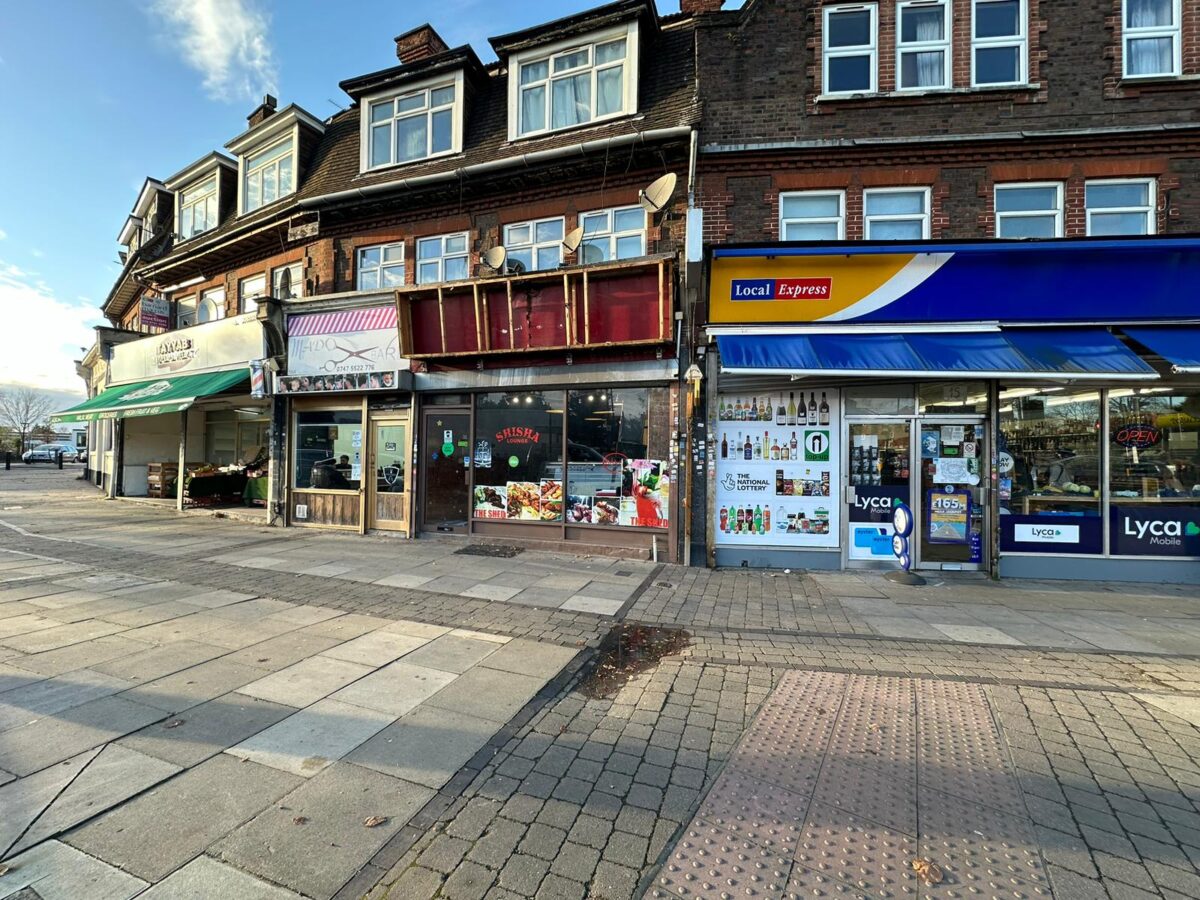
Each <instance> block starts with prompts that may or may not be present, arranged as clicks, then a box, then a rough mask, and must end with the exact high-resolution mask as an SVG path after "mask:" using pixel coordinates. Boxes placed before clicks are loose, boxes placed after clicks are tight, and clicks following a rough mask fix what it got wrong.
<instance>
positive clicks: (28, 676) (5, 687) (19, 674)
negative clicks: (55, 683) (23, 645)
mask: <svg viewBox="0 0 1200 900" xmlns="http://www.w3.org/2000/svg"><path fill="white" fill-rule="evenodd" d="M11 658H13V657H10V659H11ZM17 658H19V657H17ZM43 678H44V676H42V675H38V674H37V673H35V672H30V671H29V670H27V669H21V668H18V667H17V666H10V665H6V664H5V663H2V662H0V702H2V701H4V699H5V698H4V695H5V694H6V693H8V692H9V691H16V690H20V689H21V688H23V687H25V686H26V685H29V684H33V683H34V682H37V681H41V680H42V679H43Z"/></svg>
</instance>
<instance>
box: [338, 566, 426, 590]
mask: <svg viewBox="0 0 1200 900" xmlns="http://www.w3.org/2000/svg"><path fill="white" fill-rule="evenodd" d="M348 571H350V570H343V571H342V572H340V573H338V574H339V575H344V574H346V572H348ZM433 579H434V576H433V575H410V574H408V573H407V572H399V573H396V574H394V575H385V576H384V577H383V578H380V579H378V580H376V581H375V584H378V585H381V586H383V587H399V588H419V587H425V586H426V585H428V584H429V582H431V581H433Z"/></svg>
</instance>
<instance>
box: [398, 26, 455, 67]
mask: <svg viewBox="0 0 1200 900" xmlns="http://www.w3.org/2000/svg"><path fill="white" fill-rule="evenodd" d="M448 49H449V48H448V47H447V46H446V42H445V41H443V40H442V36H441V35H440V34H438V33H437V32H436V31H434V30H433V26H432V25H430V24H429V23H428V22H426V23H425V24H424V25H420V26H418V27H416V28H414V29H413V30H412V31H406V32H404V34H402V35H400V36H399V37H397V38H396V58H397V59H399V60H400V62H402V63H404V65H408V64H409V63H415V62H418V61H419V60H422V59H428V58H429V57H431V56H437V55H438V54H439V53H445V52H446V50H448Z"/></svg>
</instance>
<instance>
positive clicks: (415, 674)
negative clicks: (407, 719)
mask: <svg viewBox="0 0 1200 900" xmlns="http://www.w3.org/2000/svg"><path fill="white" fill-rule="evenodd" d="M410 655H411V654H410ZM457 677H459V676H456V675H455V674H454V673H452V672H443V671H442V670H440V669H431V668H428V667H426V666H417V665H413V664H412V663H410V662H408V661H407V657H405V658H403V659H401V660H400V661H399V662H394V663H391V664H390V665H387V666H384V667H383V668H382V669H379V670H378V671H376V672H374V673H372V674H370V675H368V676H367V677H366V678H363V679H361V680H360V681H356V682H355V683H354V684H352V685H350V686H348V687H345V688H343V689H342V690H340V691H338V692H337V693H336V694H334V695H333V699H335V700H339V701H342V702H345V703H353V704H355V705H357V706H362V707H365V708H367V709H373V710H377V711H379V712H382V713H386V714H388V715H389V716H391V717H392V718H393V719H395V718H398V717H399V716H402V715H404V714H405V713H407V712H409V711H411V710H412V709H414V708H415V707H416V706H417V705H418V704H419V703H423V702H424V701H425V700H427V699H428V698H430V697H432V696H434V695H435V694H436V693H437V692H438V691H440V690H442V689H444V688H445V687H446V685H448V684H450V683H451V682H452V681H454V679H455V678H457Z"/></svg>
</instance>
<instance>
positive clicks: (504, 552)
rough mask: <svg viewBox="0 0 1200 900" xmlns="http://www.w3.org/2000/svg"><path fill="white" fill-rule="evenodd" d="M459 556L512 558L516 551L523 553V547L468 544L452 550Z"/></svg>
mask: <svg viewBox="0 0 1200 900" xmlns="http://www.w3.org/2000/svg"><path fill="white" fill-rule="evenodd" d="M454 552H455V553H456V554H459V555H461V556H491V557H494V558H496V559H512V558H513V557H514V556H516V555H517V554H518V553H524V552H525V550H524V548H523V547H505V546H503V545H502V544H469V545H468V546H466V547H463V548H462V549H460V550H455V551H454Z"/></svg>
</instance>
